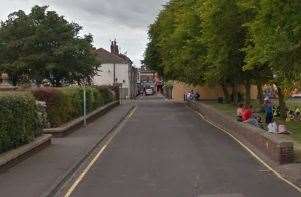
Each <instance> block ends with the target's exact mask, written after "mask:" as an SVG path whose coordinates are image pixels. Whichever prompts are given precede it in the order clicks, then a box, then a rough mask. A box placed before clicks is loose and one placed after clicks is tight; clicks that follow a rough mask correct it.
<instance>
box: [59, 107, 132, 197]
mask: <svg viewBox="0 0 301 197" xmlns="http://www.w3.org/2000/svg"><path fill="white" fill-rule="evenodd" d="M136 109H137V107H135V108H134V109H133V110H132V111H131V112H130V114H129V115H128V116H127V118H126V119H130V118H132V116H133V115H134V113H135V111H136ZM117 133H118V132H116V133H115V134H113V135H112V136H111V137H110V138H109V139H108V140H107V141H106V142H105V144H104V145H103V147H102V148H101V149H100V151H98V152H97V154H96V155H95V157H94V158H93V159H92V160H91V161H90V163H89V164H88V166H87V167H86V168H85V169H84V170H83V172H82V173H81V174H80V175H79V176H78V177H77V179H76V180H75V181H74V183H73V184H72V185H71V187H70V188H69V189H68V191H67V193H66V194H65V195H64V197H70V196H71V195H72V193H73V192H74V190H75V189H76V188H77V186H78V185H79V184H80V182H81V181H82V180H83V178H84V177H85V176H86V175H87V173H88V172H89V171H90V169H91V168H92V166H93V165H94V164H95V162H96V161H97V160H98V159H99V158H100V156H101V155H102V154H103V153H104V151H105V150H106V149H107V147H108V146H109V145H110V143H111V142H112V140H113V139H114V137H115V136H116V135H117Z"/></svg>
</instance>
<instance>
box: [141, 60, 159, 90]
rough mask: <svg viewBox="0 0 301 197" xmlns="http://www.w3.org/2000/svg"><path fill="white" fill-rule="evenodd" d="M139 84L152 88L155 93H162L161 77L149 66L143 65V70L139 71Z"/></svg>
mask: <svg viewBox="0 0 301 197" xmlns="http://www.w3.org/2000/svg"><path fill="white" fill-rule="evenodd" d="M137 81H138V83H139V84H140V86H141V87H142V88H143V87H151V88H153V89H154V91H155V92H161V91H162V86H163V81H162V79H161V77H160V75H159V74H158V73H156V72H154V71H152V70H151V69H149V67H148V66H146V65H142V66H141V68H139V69H138V79H137Z"/></svg>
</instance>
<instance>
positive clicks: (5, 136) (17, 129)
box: [0, 93, 42, 153]
mask: <svg viewBox="0 0 301 197" xmlns="http://www.w3.org/2000/svg"><path fill="white" fill-rule="evenodd" d="M41 131H42V129H41V125H40V123H39V117H38V113H37V107H36V103H35V100H34V98H33V97H32V95H30V94H25V93H1V94H0V153H3V152H5V151H8V150H10V149H14V148H16V147H18V146H20V145H23V144H26V143H29V142H31V141H32V140H33V139H34V138H35V137H37V136H39V135H40V134H41Z"/></svg>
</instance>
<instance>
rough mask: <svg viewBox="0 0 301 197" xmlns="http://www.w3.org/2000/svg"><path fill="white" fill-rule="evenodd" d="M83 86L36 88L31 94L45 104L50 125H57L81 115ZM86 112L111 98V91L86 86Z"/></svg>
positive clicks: (109, 100)
mask: <svg viewBox="0 0 301 197" xmlns="http://www.w3.org/2000/svg"><path fill="white" fill-rule="evenodd" d="M83 91H84V90H83V88H82V87H65V88H36V89H33V90H32V94H33V95H34V97H35V98H36V100H39V101H44V102H46V105H47V109H46V110H47V116H48V121H49V122H50V125H51V127H59V126H61V125H62V124H64V123H67V122H69V121H71V120H73V119H75V118H78V117H80V116H82V115H83ZM86 95H87V96H86V98H87V112H91V111H93V110H95V109H96V108H98V107H100V106H103V105H105V104H107V103H109V102H111V101H112V100H113V96H112V93H111V92H110V91H109V90H108V89H106V88H96V87H86Z"/></svg>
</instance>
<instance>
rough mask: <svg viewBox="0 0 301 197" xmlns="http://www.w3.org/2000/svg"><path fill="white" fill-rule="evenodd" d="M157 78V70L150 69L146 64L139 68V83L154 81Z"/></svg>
mask: <svg viewBox="0 0 301 197" xmlns="http://www.w3.org/2000/svg"><path fill="white" fill-rule="evenodd" d="M154 80H155V72H153V71H152V70H150V69H149V68H148V67H147V66H146V65H142V66H141V68H139V69H138V82H139V83H151V82H152V83H153V82H154Z"/></svg>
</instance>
